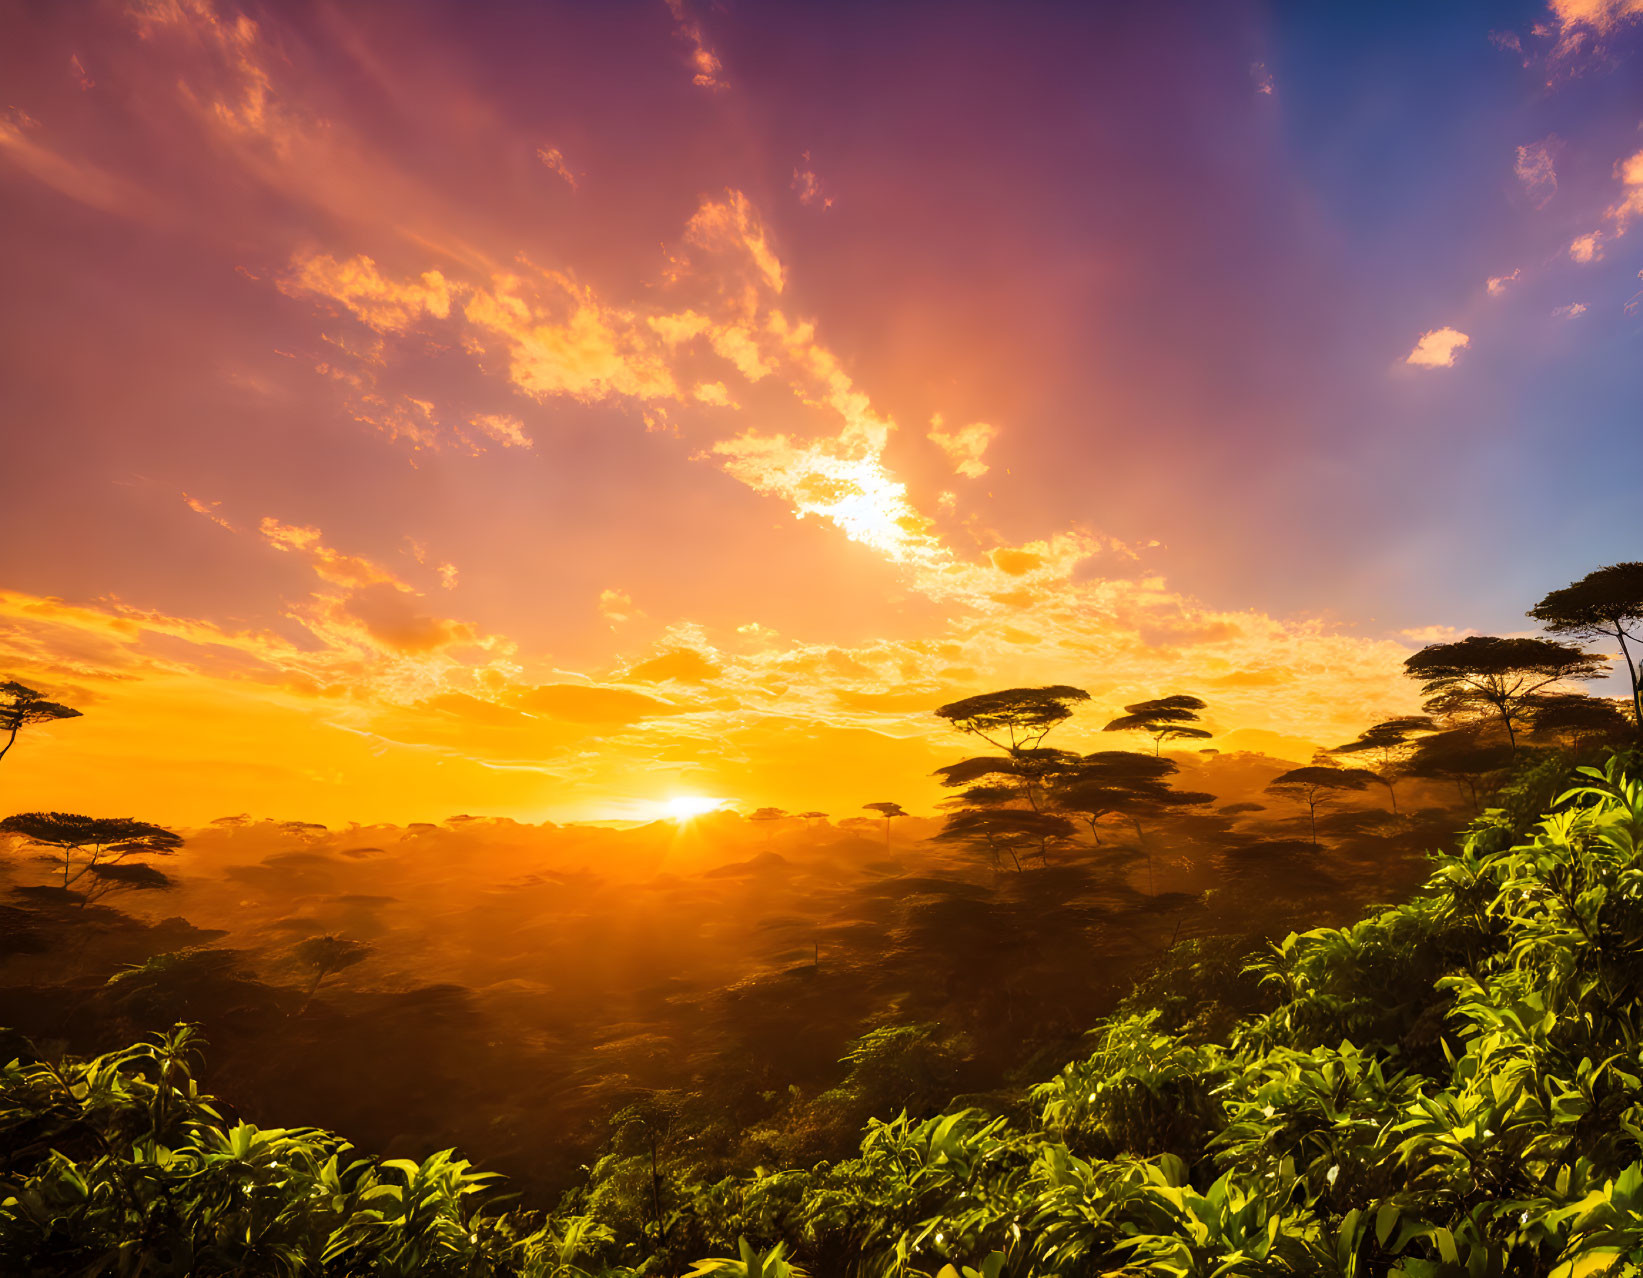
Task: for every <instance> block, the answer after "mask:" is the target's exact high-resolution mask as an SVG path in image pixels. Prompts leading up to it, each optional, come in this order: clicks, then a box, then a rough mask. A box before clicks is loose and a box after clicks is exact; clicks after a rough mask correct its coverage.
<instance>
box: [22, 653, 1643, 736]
mask: <svg viewBox="0 0 1643 1278" xmlns="http://www.w3.org/2000/svg"><path fill="white" fill-rule="evenodd" d="M1614 637H1615V638H1616V639H1618V640H1620V659H1621V660H1622V661H1624V662H1625V663H1626V677H1627V678H1628V679H1630V680H1631V682H1632V723H1633V724H1634V725H1635V726H1636V728H1637V731H1638V734H1639V735H1640V736H1643V683H1640V682H1639V681H1638V677H1637V676H1638V664H1639V663H1637V662H1635V661H1633V660H1632V650H1631V648H1630V647H1628V646H1627V644H1626V628H1625V627H1624V626H1622V625H1621V624H1620V623H1619V622H1618V621H1617V622H1615V625H1614ZM5 754H6V752H5V751H4V750H0V758H4V757H5Z"/></svg>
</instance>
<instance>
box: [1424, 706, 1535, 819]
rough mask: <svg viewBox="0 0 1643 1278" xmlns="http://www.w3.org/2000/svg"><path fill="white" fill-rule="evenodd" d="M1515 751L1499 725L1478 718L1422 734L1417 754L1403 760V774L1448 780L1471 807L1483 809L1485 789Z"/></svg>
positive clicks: (1510, 760)
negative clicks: (1425, 734)
mask: <svg viewBox="0 0 1643 1278" xmlns="http://www.w3.org/2000/svg"><path fill="white" fill-rule="evenodd" d="M1514 753H1515V752H1514V751H1513V749H1512V747H1511V745H1509V744H1508V743H1507V742H1506V741H1505V740H1504V739H1503V737H1502V734H1501V731H1500V729H1499V728H1498V727H1495V726H1494V725H1493V724H1492V723H1490V722H1489V721H1487V720H1479V721H1477V722H1474V723H1469V724H1463V725H1461V726H1460V727H1457V728H1449V729H1447V730H1445V731H1443V732H1434V733H1432V734H1431V735H1430V736H1426V737H1422V738H1421V739H1420V741H1419V742H1418V743H1417V744H1416V747H1415V753H1414V755H1413V756H1411V758H1410V759H1409V761H1408V762H1407V763H1405V764H1404V774H1405V775H1406V776H1412V777H1420V778H1422V779H1423V780H1428V781H1446V782H1449V783H1450V784H1451V785H1453V786H1454V787H1455V788H1456V790H1457V791H1458V792H1459V793H1460V796H1461V802H1462V803H1465V802H1467V801H1468V800H1469V801H1470V802H1471V805H1472V810H1473V811H1474V812H1481V811H1482V810H1483V803H1482V791H1484V790H1486V789H1488V788H1489V786H1490V785H1492V784H1493V782H1494V780H1495V778H1496V776H1497V775H1498V774H1500V773H1502V772H1504V771H1505V770H1506V769H1507V768H1510V767H1511V766H1512V758H1513V755H1514Z"/></svg>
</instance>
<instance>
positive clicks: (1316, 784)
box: [1266, 764, 1380, 851]
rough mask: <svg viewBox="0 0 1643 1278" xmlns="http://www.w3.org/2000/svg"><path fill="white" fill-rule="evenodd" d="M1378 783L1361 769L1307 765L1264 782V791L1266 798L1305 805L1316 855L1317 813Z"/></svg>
mask: <svg viewBox="0 0 1643 1278" xmlns="http://www.w3.org/2000/svg"><path fill="white" fill-rule="evenodd" d="M1378 780H1380V778H1379V777H1377V776H1376V775H1375V774H1374V773H1373V772H1370V771H1368V770H1367V769H1365V768H1328V767H1323V766H1322V765H1319V764H1311V765H1308V766H1307V767H1304V768H1291V769H1290V770H1289V771H1288V772H1285V773H1284V774H1283V775H1282V776H1277V777H1274V778H1273V779H1272V780H1271V781H1269V782H1267V786H1266V788H1267V792H1268V793H1269V794H1276V795H1281V796H1282V797H1284V798H1286V799H1291V800H1293V801H1295V802H1296V803H1302V804H1305V805H1306V811H1307V816H1309V817H1310V818H1311V820H1312V847H1313V850H1314V851H1316V850H1317V847H1318V809H1319V808H1320V807H1322V806H1324V805H1325V804H1328V803H1332V802H1334V801H1336V800H1337V799H1339V798H1340V797H1341V795H1342V794H1344V793H1346V792H1347V791H1351V790H1362V789H1364V788H1365V787H1366V786H1368V784H1369V783H1370V782H1371V781H1378Z"/></svg>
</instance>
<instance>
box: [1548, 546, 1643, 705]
mask: <svg viewBox="0 0 1643 1278" xmlns="http://www.w3.org/2000/svg"><path fill="white" fill-rule="evenodd" d="M1529 616H1531V617H1533V618H1534V619H1535V620H1536V621H1538V622H1540V624H1541V625H1543V626H1545V627H1546V629H1547V630H1549V631H1550V632H1551V633H1552V634H1554V635H1568V636H1569V637H1571V638H1574V639H1586V640H1592V639H1613V640H1615V641H1616V642H1618V643H1619V644H1620V659H1621V661H1622V662H1623V663H1624V664H1625V666H1626V677H1627V679H1629V680H1630V681H1631V685H1632V726H1633V727H1634V728H1635V729H1636V730H1637V731H1639V732H1643V664H1640V662H1639V659H1638V658H1637V657H1635V656H1633V654H1632V649H1631V644H1632V643H1638V642H1643V639H1640V636H1639V634H1638V628H1639V627H1643V563H1637V562H1631V563H1624V564H1609V565H1608V566H1607V567H1604V568H1598V569H1596V570H1594V571H1592V572H1589V573H1587V574H1586V575H1585V576H1584V577H1582V578H1581V579H1580V580H1579V581H1577V582H1574V583H1573V584H1572V585H1568V586H1565V587H1563V589H1562V590H1554V591H1552V592H1551V593H1550V594H1548V595H1547V596H1546V597H1545V598H1544V599H1542V600H1541V601H1540V602H1539V603H1538V604H1536V605H1535V606H1534V607H1533V608H1531V609H1529Z"/></svg>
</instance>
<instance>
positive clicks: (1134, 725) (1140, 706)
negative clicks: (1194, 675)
mask: <svg viewBox="0 0 1643 1278" xmlns="http://www.w3.org/2000/svg"><path fill="white" fill-rule="evenodd" d="M1204 709H1207V706H1206V705H1205V704H1204V702H1202V701H1200V700H1199V699H1198V698H1197V697H1189V696H1187V695H1186V694H1184V693H1180V694H1177V695H1175V696H1173V697H1159V698H1158V699H1157V700H1156V701H1137V702H1136V703H1135V704H1134V705H1133V706H1125V707H1124V713H1123V714H1122V715H1121V716H1119V717H1118V718H1116V719H1114V720H1113V721H1112V722H1111V723H1109V724H1108V725H1107V726H1106V727H1104V728H1102V729H1101V731H1103V732H1145V733H1146V734H1147V735H1148V736H1149V737H1151V738H1152V752H1153V754H1155V755H1158V754H1162V753H1163V749H1164V742H1166V741H1208V740H1209V739H1210V737H1212V736H1214V735H1215V734H1214V733H1212V732H1206V731H1205V730H1204V729H1203V728H1195V727H1193V726H1192V725H1193V724H1195V723H1197V722H1198V719H1199V715H1198V712H1199V711H1200V710H1204Z"/></svg>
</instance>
